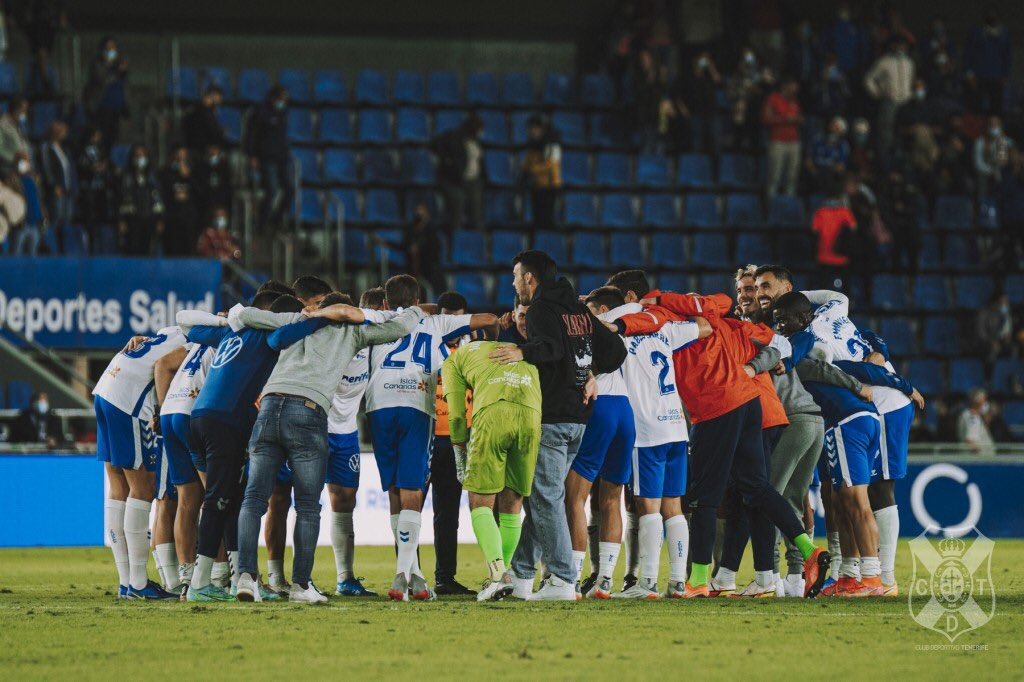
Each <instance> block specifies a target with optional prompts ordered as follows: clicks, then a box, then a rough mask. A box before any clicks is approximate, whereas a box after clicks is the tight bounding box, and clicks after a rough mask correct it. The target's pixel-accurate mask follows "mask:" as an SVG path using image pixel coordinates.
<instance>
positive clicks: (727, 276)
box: [697, 271, 736, 298]
mask: <svg viewBox="0 0 1024 682" xmlns="http://www.w3.org/2000/svg"><path fill="white" fill-rule="evenodd" d="M697 291H699V292H700V293H702V294H705V295H707V294H726V295H728V296H729V297H730V298H731V297H732V296H734V295H735V293H736V281H735V280H734V279H733V275H732V273H731V272H725V271H720V272H705V273H704V274H702V275H699V276H698V277H697Z"/></svg>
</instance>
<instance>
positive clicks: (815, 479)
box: [810, 467, 821, 490]
mask: <svg viewBox="0 0 1024 682" xmlns="http://www.w3.org/2000/svg"><path fill="white" fill-rule="evenodd" d="M820 487H821V476H819V475H818V467H814V475H813V476H811V485H810V489H811V490H816V489H817V488H820Z"/></svg>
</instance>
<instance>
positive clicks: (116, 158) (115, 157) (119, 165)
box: [110, 144, 132, 171]
mask: <svg viewBox="0 0 1024 682" xmlns="http://www.w3.org/2000/svg"><path fill="white" fill-rule="evenodd" d="M131 150H132V146H131V145H130V144H115V145H114V146H113V147H112V148H111V150H110V162H111V163H112V164H114V168H116V169H118V170H120V171H124V169H125V168H127V167H128V154H129V152H131Z"/></svg>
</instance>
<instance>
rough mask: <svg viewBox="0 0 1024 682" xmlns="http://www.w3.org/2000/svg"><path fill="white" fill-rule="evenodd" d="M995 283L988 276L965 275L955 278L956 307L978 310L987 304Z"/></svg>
mask: <svg viewBox="0 0 1024 682" xmlns="http://www.w3.org/2000/svg"><path fill="white" fill-rule="evenodd" d="M994 291H995V283H994V282H993V281H992V278H991V277H989V276H988V275H967V276H963V277H957V278H956V306H957V307H958V308H967V309H969V310H978V309H979V308H981V307H982V306H983V305H985V304H986V303H988V301H989V299H990V298H992V292H994Z"/></svg>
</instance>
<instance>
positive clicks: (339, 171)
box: [324, 149, 359, 185]
mask: <svg viewBox="0 0 1024 682" xmlns="http://www.w3.org/2000/svg"><path fill="white" fill-rule="evenodd" d="M324 182H326V183H327V184H330V185H355V184H358V183H359V167H358V164H357V163H356V155H355V153H354V152H352V151H351V150H348V149H328V150H327V151H326V152H324Z"/></svg>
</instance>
